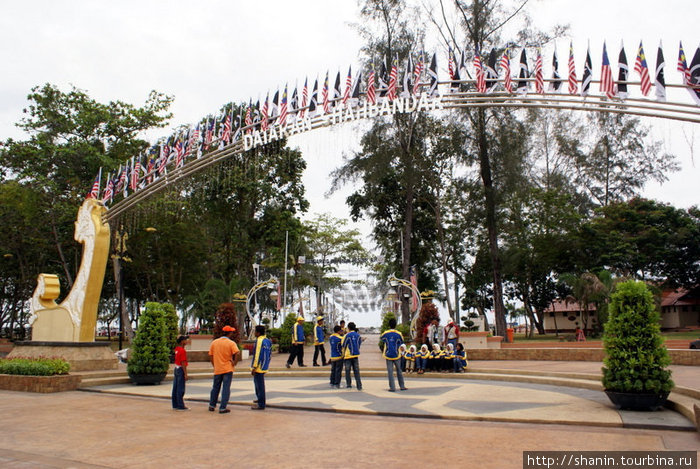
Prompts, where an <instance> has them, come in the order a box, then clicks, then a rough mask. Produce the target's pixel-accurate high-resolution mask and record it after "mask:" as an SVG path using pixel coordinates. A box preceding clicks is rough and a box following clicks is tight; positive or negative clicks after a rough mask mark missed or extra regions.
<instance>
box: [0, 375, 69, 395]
mask: <svg viewBox="0 0 700 469" xmlns="http://www.w3.org/2000/svg"><path fill="white" fill-rule="evenodd" d="M78 385H80V376H79V375H54V376H27V375H0V389H4V390H8V391H21V392H63V391H74V390H76V389H78Z"/></svg>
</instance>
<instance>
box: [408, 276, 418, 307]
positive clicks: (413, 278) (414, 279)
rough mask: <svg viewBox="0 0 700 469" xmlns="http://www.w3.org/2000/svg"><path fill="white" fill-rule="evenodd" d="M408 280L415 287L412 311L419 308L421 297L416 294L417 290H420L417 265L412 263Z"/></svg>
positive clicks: (412, 296)
mask: <svg viewBox="0 0 700 469" xmlns="http://www.w3.org/2000/svg"><path fill="white" fill-rule="evenodd" d="M408 280H409V281H410V282H411V284H412V285H413V288H412V289H411V293H412V295H411V311H416V310H418V305H419V303H420V298H418V295H416V291H418V275H417V274H416V266H415V265H412V266H411V267H410V268H409V270H408Z"/></svg>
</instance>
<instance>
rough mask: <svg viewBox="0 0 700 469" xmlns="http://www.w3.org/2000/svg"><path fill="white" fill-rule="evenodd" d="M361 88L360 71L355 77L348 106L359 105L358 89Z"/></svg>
mask: <svg viewBox="0 0 700 469" xmlns="http://www.w3.org/2000/svg"><path fill="white" fill-rule="evenodd" d="M361 86H362V70H360V71H359V72H357V77H355V82H354V83H353V85H352V91H351V92H350V105H351V106H353V107H354V106H357V105H358V104H360V87H361Z"/></svg>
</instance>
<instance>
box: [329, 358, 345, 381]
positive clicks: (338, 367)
mask: <svg viewBox="0 0 700 469" xmlns="http://www.w3.org/2000/svg"><path fill="white" fill-rule="evenodd" d="M342 376H343V359H342V358H341V359H339V360H331V384H332V385H333V386H340V378H341V377H342Z"/></svg>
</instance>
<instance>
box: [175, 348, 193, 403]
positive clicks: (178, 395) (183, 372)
mask: <svg viewBox="0 0 700 469" xmlns="http://www.w3.org/2000/svg"><path fill="white" fill-rule="evenodd" d="M189 342H190V337H189V336H187V335H181V336H180V337H178V338H177V346H176V347H175V369H174V370H173V395H172V398H173V409H175V410H190V409H189V408H188V407H185V401H184V397H185V381H187V351H186V350H185V346H186V345H187V344H188V343H189Z"/></svg>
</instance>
